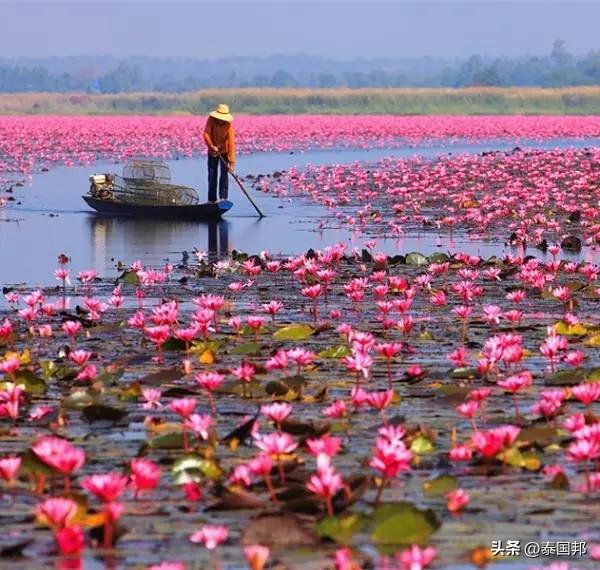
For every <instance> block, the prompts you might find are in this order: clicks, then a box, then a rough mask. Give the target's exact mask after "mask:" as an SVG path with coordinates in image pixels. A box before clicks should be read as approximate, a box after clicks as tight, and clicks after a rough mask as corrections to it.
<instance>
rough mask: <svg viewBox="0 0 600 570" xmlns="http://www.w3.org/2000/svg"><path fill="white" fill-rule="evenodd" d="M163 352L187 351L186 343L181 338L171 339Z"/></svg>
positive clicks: (165, 344) (164, 345) (166, 343)
mask: <svg viewBox="0 0 600 570" xmlns="http://www.w3.org/2000/svg"><path fill="white" fill-rule="evenodd" d="M162 347H163V350H169V351H177V350H185V342H183V341H182V340H181V339H179V338H175V337H171V338H170V339H169V340H167V342H165V343H164V344H163V346H162Z"/></svg>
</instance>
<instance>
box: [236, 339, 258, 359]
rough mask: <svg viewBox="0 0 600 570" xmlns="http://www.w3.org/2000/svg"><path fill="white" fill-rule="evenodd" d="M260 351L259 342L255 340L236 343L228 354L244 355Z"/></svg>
mask: <svg viewBox="0 0 600 570" xmlns="http://www.w3.org/2000/svg"><path fill="white" fill-rule="evenodd" d="M259 352H260V344H258V343H257V342H246V343H244V344H238V345H237V346H234V347H233V348H232V349H231V350H230V351H229V354H232V355H234V356H245V355H247V354H258V353H259Z"/></svg>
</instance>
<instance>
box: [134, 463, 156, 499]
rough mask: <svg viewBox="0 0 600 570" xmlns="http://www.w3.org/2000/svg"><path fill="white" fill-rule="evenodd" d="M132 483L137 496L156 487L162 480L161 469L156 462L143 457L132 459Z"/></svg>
mask: <svg viewBox="0 0 600 570" xmlns="http://www.w3.org/2000/svg"><path fill="white" fill-rule="evenodd" d="M130 466H131V484H132V486H133V487H134V489H135V496H136V498H137V497H138V496H139V495H140V494H141V493H142V492H143V491H151V490H152V489H156V487H158V484H159V482H160V476H161V470H160V467H159V466H158V465H156V463H154V462H153V461H150V459H145V458H143V457H136V458H134V459H132V460H131V462H130Z"/></svg>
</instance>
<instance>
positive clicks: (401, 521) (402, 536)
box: [371, 501, 441, 545]
mask: <svg viewBox="0 0 600 570" xmlns="http://www.w3.org/2000/svg"><path fill="white" fill-rule="evenodd" d="M371 518H372V521H373V532H372V534H371V538H372V539H373V541H374V542H376V543H378V544H402V545H404V544H420V545H424V544H426V543H427V541H428V539H429V537H430V536H431V535H432V534H433V533H434V532H435V531H436V530H437V529H438V528H439V527H440V526H441V522H440V521H439V519H438V517H437V516H436V514H435V513H434V511H433V510H432V509H427V510H421V509H419V508H418V507H415V506H414V505H413V504H412V503H409V502H405V501H400V502H397V503H387V504H384V505H381V506H380V507H378V508H377V509H375V511H374V512H373V514H372V515H371Z"/></svg>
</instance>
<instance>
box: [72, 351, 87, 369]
mask: <svg viewBox="0 0 600 570" xmlns="http://www.w3.org/2000/svg"><path fill="white" fill-rule="evenodd" d="M91 357H92V353H91V352H88V351H87V350H73V351H71V352H70V353H69V360H71V361H72V362H74V363H75V364H77V366H85V365H86V364H87V362H88V360H89V359H90V358H91Z"/></svg>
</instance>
